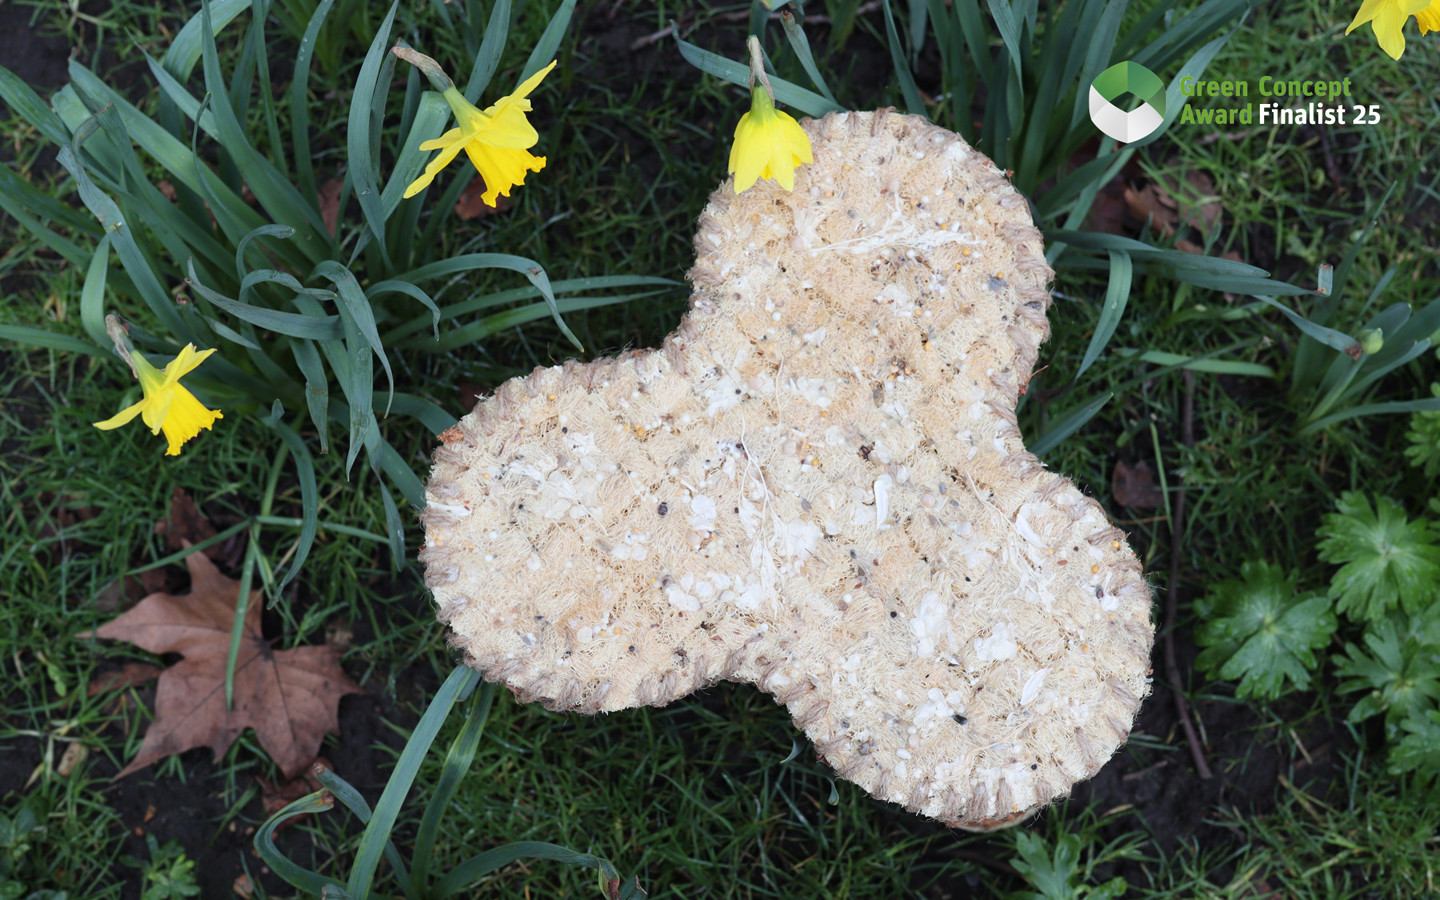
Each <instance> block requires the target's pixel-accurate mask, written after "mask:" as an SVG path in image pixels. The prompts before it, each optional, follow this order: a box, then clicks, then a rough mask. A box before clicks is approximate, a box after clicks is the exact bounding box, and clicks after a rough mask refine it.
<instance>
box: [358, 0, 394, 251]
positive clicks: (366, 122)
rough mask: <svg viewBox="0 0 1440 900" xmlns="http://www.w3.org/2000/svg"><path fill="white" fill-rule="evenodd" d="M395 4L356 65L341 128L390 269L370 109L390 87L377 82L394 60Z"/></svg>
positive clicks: (363, 208)
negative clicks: (388, 62) (346, 121)
mask: <svg viewBox="0 0 1440 900" xmlns="http://www.w3.org/2000/svg"><path fill="white" fill-rule="evenodd" d="M399 6H400V0H395V2H394V3H392V4H390V11H389V12H388V13H386V14H385V21H384V22H382V23H381V24H380V30H379V31H377V32H376V33H375V38H374V40H372V41H371V42H370V49H369V51H368V52H367V53H366V54H365V61H364V63H362V64H361V66H360V74H359V75H358V76H357V77H356V78H355V90H354V93H353V94H352V95H351V97H350V119H349V127H348V128H346V130H345V144H346V147H347V149H348V152H349V166H348V169H347V172H348V174H349V176H350V179H351V181H352V182H353V184H354V185H355V198H356V199H357V200H358V201H359V202H360V212H361V215H362V216H363V217H364V219H365V224H366V226H367V227H368V228H369V229H370V235H371V237H372V239H373V240H374V241H375V243H376V244H377V245H378V246H379V248H380V255H381V256H382V257H383V258H384V259H385V267H386V268H387V269H388V268H391V265H390V251H389V250H388V249H387V248H386V246H385V208H384V207H383V206H382V205H381V203H380V161H379V159H378V158H376V156H375V154H374V146H375V140H376V138H377V137H378V135H377V134H376V133H375V132H376V128H375V123H374V122H373V121H372V117H371V110H372V107H373V105H374V102H375V99H376V92H377V89H378V90H379V91H380V94H381V99H382V101H383V94H384V92H385V91H388V90H389V87H390V85H389V83H388V82H387V83H386V84H384V85H381V84H379V83H378V81H379V78H380V72H381V69H382V67H383V63H384V62H385V60H386V59H387V58H389V59H394V56H393V55H392V54H391V53H390V50H389V44H390V28H391V26H392V25H393V24H394V22H395V11H396V10H397V9H398V8H399ZM357 249H358V248H357Z"/></svg>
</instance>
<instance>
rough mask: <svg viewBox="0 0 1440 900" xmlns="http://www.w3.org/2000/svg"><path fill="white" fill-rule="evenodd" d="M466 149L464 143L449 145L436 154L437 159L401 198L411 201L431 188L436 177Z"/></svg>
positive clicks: (430, 163)
mask: <svg viewBox="0 0 1440 900" xmlns="http://www.w3.org/2000/svg"><path fill="white" fill-rule="evenodd" d="M464 148H465V144H464V142H462V141H455V142H453V143H450V144H447V145H446V146H445V148H444V149H442V150H441V151H440V152H439V153H437V154H435V158H434V159H432V160H430V162H429V163H428V164H427V165H426V166H425V171H424V172H421V173H420V177H419V178H417V179H415V180H414V181H412V182H410V186H409V187H407V188H405V193H404V194H402V195H401V197H402V198H403V199H409V198H411V197H413V196H415V195H416V194H418V193H420V192H421V191H423V190H425V189H426V188H427V187H429V186H430V182H432V181H434V180H435V176H436V175H439V174H440V170H441V169H443V168H445V167H446V166H448V165H450V161H451V160H453V159H454V158H455V157H457V156H459V155H460V151H461V150H463V149H464Z"/></svg>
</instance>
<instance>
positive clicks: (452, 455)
mask: <svg viewBox="0 0 1440 900" xmlns="http://www.w3.org/2000/svg"><path fill="white" fill-rule="evenodd" d="M804 125H805V128H806V130H807V131H808V132H809V133H810V135H811V137H812V139H813V142H814V154H815V162H814V164H813V165H809V166H805V167H802V168H801V169H800V170H799V172H798V173H797V182H796V186H795V190H794V192H793V193H790V192H786V191H784V190H781V189H780V188H778V187H776V186H775V185H772V184H770V183H768V182H762V183H760V184H759V185H757V186H756V187H755V188H753V189H751V190H749V191H746V192H745V193H743V194H741V195H739V196H736V195H735V194H734V193H733V191H732V190H731V189H730V187H729V185H728V184H726V185H722V186H721V187H720V189H719V190H717V191H716V192H715V194H714V195H713V196H712V197H711V200H710V205H709V207H707V208H706V210H705V212H704V214H703V215H702V216H701V217H700V223H699V234H698V236H697V238H696V246H697V252H698V258H697V260H696V264H695V268H694V269H693V270H692V272H691V273H690V278H691V280H692V281H693V283H694V286H695V293H694V295H693V297H692V298H691V301H690V311H689V313H688V314H687V315H686V316H685V318H684V320H683V321H682V322H681V324H680V326H679V328H677V329H676V331H675V333H674V334H672V335H671V336H670V337H668V338H666V339H665V342H664V345H663V347H662V348H661V349H660V350H658V351H638V352H632V353H627V354H625V355H623V356H621V357H620V358H618V359H604V360H598V361H596V362H593V363H589V364H582V363H578V362H574V361H571V362H568V363H566V364H565V365H564V366H556V367H553V368H548V369H536V370H535V372H534V373H533V374H531V375H530V376H529V377H526V378H522V379H515V380H512V381H509V382H507V383H505V384H503V385H501V386H500V387H499V388H498V389H497V390H496V392H495V395H494V396H493V397H490V398H488V399H486V400H484V401H482V402H481V403H480V404H479V405H477V406H476V407H475V410H474V412H472V413H471V414H470V415H468V416H466V417H465V418H464V419H462V420H461V421H460V424H459V425H458V426H457V427H455V428H453V429H451V430H450V431H448V432H446V433H445V434H444V435H442V439H443V441H444V443H443V444H442V445H441V447H440V448H439V449H437V450H436V452H435V460H434V462H435V466H434V471H433V473H432V475H431V478H430V483H429V485H428V488H427V497H428V500H429V505H428V507H427V509H426V510H425V512H424V515H423V520H424V524H425V530H426V545H425V547H424V549H423V550H422V551H421V559H422V560H423V561H424V562H425V563H426V583H427V584H429V585H430V587H431V588H432V589H433V590H434V593H435V598H436V600H437V602H438V603H439V615H440V617H441V619H443V620H444V621H446V622H448V623H450V625H451V627H452V628H453V630H454V641H455V643H456V644H457V645H458V646H459V647H461V648H462V649H463V650H464V651H465V653H466V655H467V661H468V662H469V663H470V664H471V665H473V666H475V667H476V668H478V669H480V670H481V671H482V672H483V673H484V674H485V677H487V678H489V679H491V680H494V681H501V682H504V683H505V684H506V685H508V686H509V687H510V688H511V689H512V690H513V691H514V692H515V694H516V696H518V697H520V698H521V699H522V700H538V701H540V702H542V703H544V704H545V705H546V706H547V707H550V708H551V709H557V710H575V711H579V712H587V713H593V712H596V711H600V710H606V711H608V710H619V709H625V708H627V707H633V706H639V705H644V704H650V705H656V706H659V705H663V704H666V703H669V702H670V701H671V700H674V699H675V698H677V697H680V696H683V695H685V694H688V693H690V692H691V691H693V690H695V689H696V688H699V687H703V686H705V685H708V684H712V683H714V682H716V681H721V680H730V681H741V682H749V683H751V684H754V685H756V686H757V687H759V688H760V689H761V690H764V691H766V692H768V693H770V694H772V695H773V696H774V697H775V699H776V700H777V701H779V702H781V703H783V704H785V705H786V706H787V707H788V708H789V710H790V713H791V715H792V716H793V717H794V719H795V722H796V724H798V725H799V726H800V727H801V728H803V729H804V730H805V733H806V734H807V735H808V736H809V737H810V739H811V740H813V741H814V742H815V746H816V748H817V749H818V750H819V752H820V754H821V756H822V757H823V758H824V759H825V761H826V762H828V763H829V764H830V765H831V766H833V767H834V768H835V769H837V770H838V771H839V772H840V774H841V775H843V776H844V777H846V778H848V779H850V780H851V781H853V782H855V783H857V784H859V785H861V786H862V787H864V788H865V789H866V790H867V791H869V792H870V793H872V794H874V795H875V796H877V797H880V798H883V799H885V800H891V801H894V802H896V803H899V804H902V805H904V806H905V807H907V808H908V809H911V810H914V811H915V812H919V813H923V814H925V815H927V816H932V817H934V818H937V819H940V820H942V821H945V822H948V823H951V824H971V825H974V824H984V823H991V822H994V821H996V820H1006V819H1011V818H1013V817H1015V816H1018V815H1023V814H1025V813H1027V812H1029V811H1031V810H1033V809H1035V808H1037V807H1039V806H1041V805H1043V804H1045V803H1047V802H1048V801H1050V800H1051V799H1052V798H1055V797H1059V796H1063V795H1065V794H1066V793H1068V792H1069V790H1070V787H1071V785H1072V784H1073V783H1074V782H1076V781H1078V780H1081V779H1084V778H1087V777H1089V776H1090V775H1092V774H1094V772H1095V771H1096V769H1098V768H1099V767H1100V765H1101V763H1103V762H1104V761H1105V760H1106V759H1107V758H1108V757H1109V756H1110V755H1111V754H1112V753H1113V752H1114V751H1115V749H1116V748H1117V747H1118V746H1119V745H1120V744H1121V743H1123V742H1124V740H1125V738H1126V736H1127V734H1128V733H1129V731H1130V725H1131V722H1132V720H1133V718H1134V715H1135V712H1136V709H1137V707H1138V706H1139V703H1140V699H1141V698H1142V697H1143V696H1144V695H1145V694H1146V693H1147V691H1148V687H1147V681H1148V679H1147V677H1146V675H1147V670H1148V665H1149V654H1150V647H1151V643H1152V639H1153V629H1152V626H1151V623H1150V592H1149V589H1148V588H1147V586H1146V584H1145V582H1144V580H1143V578H1142V575H1141V570H1140V565H1139V563H1138V562H1137V561H1136V559H1135V557H1134V555H1133V554H1132V553H1131V551H1130V549H1129V548H1128V547H1127V546H1126V545H1125V543H1124V541H1123V537H1122V535H1121V534H1120V532H1118V531H1117V530H1115V529H1114V528H1113V527H1111V526H1110V524H1109V522H1108V521H1107V520H1106V517H1105V513H1104V511H1103V510H1102V509H1101V508H1100V506H1099V505H1097V504H1096V503H1095V502H1094V501H1093V500H1090V499H1088V498H1086V497H1085V496H1084V495H1082V494H1081V493H1080V492H1079V491H1078V490H1076V489H1075V487H1074V486H1073V485H1072V484H1071V483H1070V482H1068V481H1066V480H1065V479H1063V478H1061V477H1059V476H1057V475H1053V474H1051V473H1049V472H1046V471H1045V469H1044V468H1043V467H1042V466H1041V464H1040V463H1039V462H1038V461H1037V460H1036V459H1035V457H1034V456H1032V455H1031V454H1030V453H1028V452H1026V450H1025V448H1024V446H1023V445H1022V443H1021V439H1020V432H1019V430H1018V429H1017V428H1016V420H1015V402H1016V399H1017V398H1018V395H1019V393H1020V392H1021V390H1022V389H1023V387H1024V385H1025V384H1026V383H1027V382H1028V380H1029V377H1030V372H1031V369H1032V367H1033V366H1034V363H1035V358H1036V348H1037V347H1038V345H1039V344H1040V342H1042V341H1043V340H1044V339H1045V338H1046V337H1047V335H1048V330H1049V326H1048V324H1047V322H1046V319H1045V309H1046V307H1047V305H1048V303H1049V293H1048V291H1047V289H1046V285H1047V282H1048V280H1049V279H1050V277H1051V275H1052V273H1051V271H1050V268H1049V267H1048V266H1047V265H1046V264H1045V260H1044V256H1043V246H1042V242H1041V236H1040V233H1039V232H1038V231H1037V230H1036V229H1035V228H1034V227H1033V226H1032V225H1031V223H1030V219H1029V215H1028V210H1027V207H1026V204H1025V201H1024V199H1023V198H1022V197H1021V196H1020V195H1019V194H1018V193H1017V192H1016V191H1015V190H1014V189H1013V188H1012V187H1011V186H1010V184H1009V182H1008V181H1007V180H1006V178H1005V177H1004V175H1003V174H1002V173H1001V172H999V171H998V170H996V168H995V166H994V164H993V163H991V162H990V160H988V159H986V158H985V157H984V156H982V155H980V154H979V153H977V152H975V151H974V150H972V149H971V148H970V147H969V146H968V145H967V144H966V143H965V142H964V141H963V140H961V139H960V138H959V137H957V136H956V135H953V134H951V133H949V132H947V131H944V130H942V129H940V128H936V127H934V126H932V125H930V124H928V123H926V122H924V121H923V120H921V119H917V118H911V117H906V116H899V115H887V114H886V113H885V112H884V111H881V112H876V113H841V114H835V115H830V116H826V117H825V118H824V119H822V120H820V121H818V122H815V121H807V122H805V123H804Z"/></svg>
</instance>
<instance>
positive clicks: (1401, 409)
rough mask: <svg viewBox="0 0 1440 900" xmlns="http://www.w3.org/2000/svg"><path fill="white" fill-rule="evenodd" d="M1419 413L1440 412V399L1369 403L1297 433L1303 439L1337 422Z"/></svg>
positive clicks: (1320, 421)
mask: <svg viewBox="0 0 1440 900" xmlns="http://www.w3.org/2000/svg"><path fill="white" fill-rule="evenodd" d="M1417 412H1440V397H1430V398H1427V399H1425V400H1392V401H1390V402H1388V403H1367V404H1365V405H1363V406H1352V407H1350V408H1349V409H1346V410H1341V411H1340V412H1337V413H1334V414H1332V415H1328V416H1326V417H1325V418H1323V419H1319V420H1317V421H1314V422H1311V423H1310V424H1309V425H1306V426H1305V427H1304V428H1302V429H1300V431H1299V432H1297V433H1298V434H1299V435H1301V436H1302V437H1303V436H1304V435H1307V434H1313V433H1315V432H1317V431H1323V430H1325V429H1326V428H1329V427H1330V426H1331V425H1334V424H1335V423H1336V422H1343V421H1345V420H1346V419H1357V418H1361V417H1363V416H1385V415H1394V414H1396V413H1417Z"/></svg>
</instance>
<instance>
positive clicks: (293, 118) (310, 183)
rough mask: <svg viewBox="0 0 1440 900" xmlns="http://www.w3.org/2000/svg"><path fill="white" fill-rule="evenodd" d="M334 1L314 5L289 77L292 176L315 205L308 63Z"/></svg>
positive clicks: (313, 54)
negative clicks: (292, 158)
mask: <svg viewBox="0 0 1440 900" xmlns="http://www.w3.org/2000/svg"><path fill="white" fill-rule="evenodd" d="M334 5H335V0H320V5H319V6H317V7H315V12H314V13H313V14H312V15H311V16H310V21H309V22H308V23H307V24H306V26H305V34H304V36H303V37H301V38H300V50H299V53H297V54H296V56H295V74H294V76H292V77H291V79H290V143H291V146H292V147H293V148H294V149H293V154H294V166H295V180H296V181H297V182H299V188H300V190H301V191H303V192H304V195H305V197H306V198H307V199H309V200H310V201H311V202H312V203H314V204H315V205H316V206H319V205H320V195H319V189H318V187H317V186H316V182H315V161H314V159H313V158H312V157H311V153H310V95H309V91H310V63H311V61H312V60H313V59H314V58H315V42H316V41H317V40H319V37H320V27H321V26H322V25H324V24H325V17H326V16H327V15H329V14H330V7H332V6H334Z"/></svg>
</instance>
